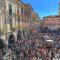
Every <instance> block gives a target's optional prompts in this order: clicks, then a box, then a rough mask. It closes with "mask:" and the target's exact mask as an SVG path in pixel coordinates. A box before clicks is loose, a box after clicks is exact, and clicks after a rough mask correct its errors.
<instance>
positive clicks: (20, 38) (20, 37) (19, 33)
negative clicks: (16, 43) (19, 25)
mask: <svg viewBox="0 0 60 60" xmlns="http://www.w3.org/2000/svg"><path fill="white" fill-rule="evenodd" d="M17 40H22V32H21V31H20V30H19V31H18V33H17Z"/></svg>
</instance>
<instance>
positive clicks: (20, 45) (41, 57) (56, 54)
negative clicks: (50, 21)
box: [0, 32, 60, 60]
mask: <svg viewBox="0 0 60 60" xmlns="http://www.w3.org/2000/svg"><path fill="white" fill-rule="evenodd" d="M43 35H44V34H42V33H38V32H37V33H33V34H31V35H28V38H25V39H24V40H15V41H14V42H13V44H9V46H8V50H7V51H5V49H4V50H3V53H1V54H4V53H5V54H4V55H1V54H0V55H1V56H0V57H3V56H4V57H3V59H4V60H60V49H57V48H53V47H52V45H53V44H51V42H46V41H45V40H44V38H43V37H42V36H43ZM0 52H1V51H0ZM3 59H2V58H0V60H3Z"/></svg>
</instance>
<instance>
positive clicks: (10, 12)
mask: <svg viewBox="0 0 60 60" xmlns="http://www.w3.org/2000/svg"><path fill="white" fill-rule="evenodd" d="M9 15H12V5H11V4H9Z"/></svg>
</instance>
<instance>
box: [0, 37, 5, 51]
mask: <svg viewBox="0 0 60 60" xmlns="http://www.w3.org/2000/svg"><path fill="white" fill-rule="evenodd" d="M3 48H5V42H4V40H3V39H2V38H0V49H2V50H3Z"/></svg>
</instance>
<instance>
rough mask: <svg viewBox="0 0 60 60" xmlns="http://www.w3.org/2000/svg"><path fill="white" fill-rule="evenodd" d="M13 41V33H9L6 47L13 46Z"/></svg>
mask: <svg viewBox="0 0 60 60" xmlns="http://www.w3.org/2000/svg"><path fill="white" fill-rule="evenodd" d="M14 42H15V36H14V34H11V35H10V36H9V39H8V48H13V46H14Z"/></svg>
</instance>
